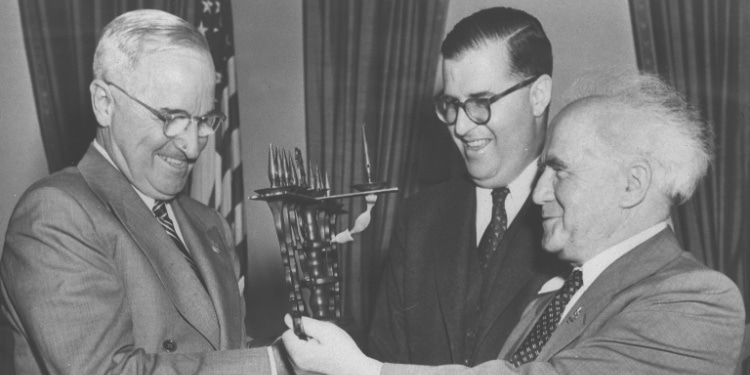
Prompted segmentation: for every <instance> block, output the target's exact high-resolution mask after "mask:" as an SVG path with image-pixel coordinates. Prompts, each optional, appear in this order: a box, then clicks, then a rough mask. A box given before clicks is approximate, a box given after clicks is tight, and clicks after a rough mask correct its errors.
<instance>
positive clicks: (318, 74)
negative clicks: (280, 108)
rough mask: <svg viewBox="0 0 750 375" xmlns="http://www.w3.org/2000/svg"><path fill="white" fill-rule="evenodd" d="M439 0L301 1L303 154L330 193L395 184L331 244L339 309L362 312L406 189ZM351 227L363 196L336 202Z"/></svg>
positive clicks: (423, 113)
mask: <svg viewBox="0 0 750 375" xmlns="http://www.w3.org/2000/svg"><path fill="white" fill-rule="evenodd" d="M447 6H448V1H447V0H438V1H434V0H416V1H398V0H380V1H368V0H353V1H336V0H308V1H305V2H304V3H303V7H304V8H303V13H304V56H305V103H306V125H307V149H308V157H309V158H310V160H312V161H313V163H317V164H318V165H319V166H320V168H321V170H322V171H324V172H325V173H327V174H328V175H329V176H330V181H331V190H332V192H334V193H341V192H349V191H352V188H351V185H352V184H357V183H362V182H366V181H367V176H366V173H365V163H364V146H363V140H362V132H363V127H362V125H363V124H365V123H366V124H367V126H366V129H365V130H364V131H365V132H366V136H367V141H368V146H369V157H370V160H371V164H372V180H373V181H387V182H389V186H398V187H399V188H400V191H399V193H397V194H390V195H381V196H380V197H379V200H378V202H377V204H376V205H375V209H374V210H373V213H372V221H371V223H370V226H369V227H368V228H367V229H366V230H365V231H364V232H363V233H362V234H360V235H355V241H354V242H353V243H351V244H349V245H347V246H345V247H343V249H341V253H342V254H343V256H342V257H343V259H342V262H341V265H342V267H341V268H342V275H343V279H344V287H343V289H344V290H343V301H344V309H345V314H346V313H348V314H349V315H351V316H353V317H354V318H355V320H356V321H358V322H360V323H367V322H368V321H369V317H370V310H371V305H372V303H373V301H372V299H373V297H374V295H375V293H376V289H377V281H378V279H379V276H380V267H381V265H382V261H383V255H384V253H385V251H386V248H387V246H388V243H389V242H390V238H391V232H392V223H393V218H394V212H395V211H396V208H397V206H398V205H399V203H400V202H402V201H403V199H404V197H405V196H406V195H409V194H410V193H412V192H413V191H414V190H415V189H416V185H417V184H416V181H415V178H414V176H416V175H417V173H416V172H417V171H416V170H415V169H416V161H417V159H418V155H417V151H416V150H417V144H418V140H419V138H420V136H421V133H420V129H422V128H423V125H422V124H425V123H428V122H430V121H431V120H432V118H433V115H432V113H433V112H432V104H431V102H432V101H431V98H432V92H433V88H434V80H435V74H436V69H437V62H438V56H439V48H440V42H441V39H442V36H443V28H444V24H445V16H446V12H447ZM342 203H344V209H345V210H347V211H348V212H349V214H348V215H347V216H344V217H342V219H340V222H341V223H340V225H339V226H340V227H341V228H342V229H343V228H344V227H351V225H352V224H353V221H354V219H355V218H356V216H357V215H358V214H359V213H361V212H362V211H363V210H364V208H365V204H364V200H363V199H361V198H359V199H353V200H347V201H343V202H342Z"/></svg>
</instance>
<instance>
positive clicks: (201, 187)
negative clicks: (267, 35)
mask: <svg viewBox="0 0 750 375" xmlns="http://www.w3.org/2000/svg"><path fill="white" fill-rule="evenodd" d="M197 7H198V8H197V9H196V14H197V24H198V25H197V28H198V30H200V32H201V33H203V35H205V36H206V39H207V40H208V45H209V47H210V48H211V54H212V55H213V59H214V65H215V66H216V105H217V107H220V108H221V111H222V112H223V113H224V114H226V115H227V121H225V122H224V124H222V126H221V127H220V128H219V129H217V130H216V133H215V134H214V135H212V136H211V139H209V141H208V145H206V148H205V149H204V150H203V153H202V154H201V156H200V158H199V159H198V161H197V162H196V164H195V168H194V169H193V175H192V180H191V184H190V195H191V196H192V197H193V198H195V199H197V200H198V201H201V202H203V203H205V204H207V205H208V206H210V207H213V208H215V209H216V210H217V211H219V212H220V213H221V214H222V215H223V216H224V218H226V219H227V221H228V222H229V225H230V226H231V227H232V229H233V230H234V245H235V247H236V248H237V252H238V254H239V256H240V259H241V260H242V262H241V264H242V267H243V270H242V272H243V274H244V272H245V270H244V267H245V260H246V255H247V254H246V249H245V247H246V246H245V244H246V237H247V236H246V230H245V225H244V216H243V199H242V197H243V194H244V191H243V186H242V159H241V154H240V128H239V125H240V118H239V108H238V105H237V82H236V80H235V74H234V36H233V35H234V32H233V27H232V8H231V5H230V2H229V0H201V1H199V2H198V3H197Z"/></svg>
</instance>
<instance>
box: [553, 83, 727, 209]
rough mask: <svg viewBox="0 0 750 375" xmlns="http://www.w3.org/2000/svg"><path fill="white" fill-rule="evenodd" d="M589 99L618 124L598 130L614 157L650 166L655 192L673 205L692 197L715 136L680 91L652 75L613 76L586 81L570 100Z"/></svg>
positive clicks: (574, 89) (575, 87) (573, 89)
mask: <svg viewBox="0 0 750 375" xmlns="http://www.w3.org/2000/svg"><path fill="white" fill-rule="evenodd" d="M589 100H591V101H594V102H599V103H601V104H602V105H603V106H604V108H603V109H604V111H606V112H610V113H611V114H612V115H613V116H616V118H618V119H619V121H617V120H616V121H611V122H608V123H607V124H600V126H598V127H597V133H598V135H599V137H600V139H601V140H602V141H604V142H605V143H606V144H608V145H609V146H611V151H612V153H613V156H615V157H617V158H620V159H621V160H622V161H626V160H632V159H633V158H641V159H643V160H646V161H648V162H649V163H650V164H651V166H652V168H653V170H654V173H653V177H652V181H653V182H654V185H655V187H656V188H657V189H658V190H659V191H660V192H662V193H663V194H664V196H665V197H668V198H669V199H671V201H672V203H673V204H681V203H684V202H685V201H686V200H687V199H689V198H690V196H691V195H692V194H693V192H694V191H695V188H696V187H697V185H698V183H699V182H700V180H701V179H702V178H703V177H704V176H705V175H706V172H707V170H708V167H709V165H710V164H711V160H712V158H713V151H714V143H713V131H712V128H711V125H710V124H709V123H708V122H706V121H704V120H703V119H702V118H701V116H700V114H699V112H698V111H697V110H696V109H695V108H694V107H692V106H691V105H690V104H688V102H687V101H686V100H685V99H684V98H683V96H682V95H681V94H680V93H679V92H677V90H675V89H674V88H673V87H672V86H670V85H668V84H667V83H665V82H664V81H663V80H661V79H660V78H659V77H657V76H654V75H650V74H637V73H622V72H620V73H618V74H612V73H611V72H610V73H609V74H607V75H606V76H603V75H601V74H600V75H598V76H596V75H588V76H585V77H582V78H581V79H579V80H578V81H576V83H574V84H573V86H572V87H571V89H570V90H569V91H568V94H567V95H566V101H567V102H570V101H589Z"/></svg>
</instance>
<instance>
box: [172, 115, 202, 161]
mask: <svg viewBox="0 0 750 375" xmlns="http://www.w3.org/2000/svg"><path fill="white" fill-rule="evenodd" d="M203 138H205V137H202V138H201V137H199V136H198V123H197V122H196V121H191V122H190V124H189V125H188V127H187V128H186V129H185V131H183V132H182V133H180V134H177V135H176V136H175V137H174V140H173V142H174V143H175V146H177V148H178V149H180V150H182V152H184V153H185V156H186V157H187V158H188V159H197V158H198V156H199V155H200V154H201V150H202V149H203V147H202V146H203V145H205V143H206V140H205V139H203Z"/></svg>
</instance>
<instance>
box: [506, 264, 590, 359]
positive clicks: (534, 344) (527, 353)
mask: <svg viewBox="0 0 750 375" xmlns="http://www.w3.org/2000/svg"><path fill="white" fill-rule="evenodd" d="M581 285H583V274H582V273H581V270H578V269H576V270H573V272H571V273H570V276H568V279H567V280H565V284H563V286H562V288H560V290H558V291H557V294H555V297H554V298H553V299H552V302H550V304H549V305H547V308H545V309H544V312H543V313H542V316H541V317H539V320H537V321H536V324H534V328H532V329H531V332H530V333H529V335H528V336H526V338H525V339H524V340H523V343H522V344H521V346H520V347H519V348H518V350H516V352H515V353H514V354H513V356H512V357H511V358H510V363H512V364H513V365H514V366H516V367H518V366H520V365H522V364H524V363H527V362H531V361H533V360H534V359H535V358H536V356H537V355H539V352H541V351H542V347H544V344H546V343H547V340H549V338H550V336H552V332H553V331H554V330H555V328H557V324H558V323H559V322H560V318H561V315H562V312H563V311H564V310H565V305H567V304H568V301H570V297H572V296H573V294H575V292H576V291H577V290H578V288H580V287H581Z"/></svg>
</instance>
